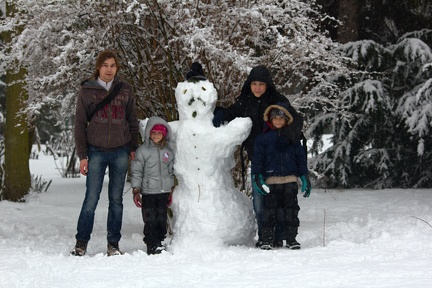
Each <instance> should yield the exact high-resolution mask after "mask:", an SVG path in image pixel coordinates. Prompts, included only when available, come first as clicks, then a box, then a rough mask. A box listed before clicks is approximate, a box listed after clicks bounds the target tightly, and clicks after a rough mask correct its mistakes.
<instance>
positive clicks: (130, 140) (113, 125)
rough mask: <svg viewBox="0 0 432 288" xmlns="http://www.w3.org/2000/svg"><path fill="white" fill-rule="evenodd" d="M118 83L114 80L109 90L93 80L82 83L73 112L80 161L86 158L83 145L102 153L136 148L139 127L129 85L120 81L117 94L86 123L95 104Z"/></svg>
mask: <svg viewBox="0 0 432 288" xmlns="http://www.w3.org/2000/svg"><path fill="white" fill-rule="evenodd" d="M120 82H121V80H120V79H119V78H117V77H115V78H114V80H113V84H112V86H111V90H110V91H106V90H105V88H103V87H102V86H100V85H99V84H98V83H97V81H96V80H87V81H84V82H83V83H82V86H81V89H80V92H79V95H78V99H77V104H76V112H75V130H74V136H75V145H76V149H77V154H78V157H79V158H80V159H85V158H86V157H87V145H88V144H90V145H92V146H96V147H98V148H100V149H102V150H113V149H116V148H119V147H123V146H126V145H129V146H130V149H131V151H135V150H136V149H137V148H138V134H139V124H138V119H137V115H136V108H135V96H134V93H133V89H132V86H131V85H129V84H127V83H126V82H123V86H122V88H121V90H120V92H119V94H118V95H117V96H116V97H115V98H114V99H113V100H112V101H111V103H109V104H107V105H105V107H104V108H102V109H101V110H99V111H98V112H97V113H96V114H95V115H94V116H93V118H92V119H91V120H90V122H88V117H89V115H90V114H91V112H92V111H93V110H94V108H95V107H96V105H97V104H98V103H99V102H100V101H102V100H103V99H104V98H105V97H106V96H107V95H108V94H109V92H111V91H112V89H113V88H114V87H115V86H116V85H118V84H119V83H120Z"/></svg>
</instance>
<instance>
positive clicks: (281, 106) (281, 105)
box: [264, 102, 294, 127]
mask: <svg viewBox="0 0 432 288" xmlns="http://www.w3.org/2000/svg"><path fill="white" fill-rule="evenodd" d="M287 104H288V103H287V102H279V103H277V104H274V105H270V106H268V107H267V109H266V110H265V111H264V121H265V122H266V123H267V125H268V126H269V127H272V125H271V123H270V111H271V110H272V109H274V108H276V109H279V110H281V111H283V112H284V114H285V116H286V117H287V118H288V121H287V125H290V124H291V123H292V122H293V121H294V118H293V116H292V115H291V113H290V112H288V105H287Z"/></svg>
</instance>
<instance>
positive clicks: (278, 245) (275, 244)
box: [273, 240, 283, 248]
mask: <svg viewBox="0 0 432 288" xmlns="http://www.w3.org/2000/svg"><path fill="white" fill-rule="evenodd" d="M273 247H274V248H281V247H283V240H275V241H274V242H273Z"/></svg>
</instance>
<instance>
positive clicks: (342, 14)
mask: <svg viewBox="0 0 432 288" xmlns="http://www.w3.org/2000/svg"><path fill="white" fill-rule="evenodd" d="M358 13H359V3H358V0H339V16H338V20H339V21H340V22H341V24H340V25H339V27H338V33H337V34H338V41H339V42H340V43H347V42H352V41H357V40H358V39H359V29H360V25H359V15H358Z"/></svg>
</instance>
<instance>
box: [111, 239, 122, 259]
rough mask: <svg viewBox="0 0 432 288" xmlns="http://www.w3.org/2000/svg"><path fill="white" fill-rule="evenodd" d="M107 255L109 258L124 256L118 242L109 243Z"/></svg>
mask: <svg viewBox="0 0 432 288" xmlns="http://www.w3.org/2000/svg"><path fill="white" fill-rule="evenodd" d="M107 254H108V256H116V255H123V252H122V251H120V248H119V245H118V242H108V247H107Z"/></svg>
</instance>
